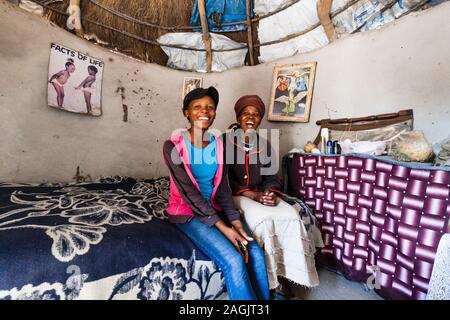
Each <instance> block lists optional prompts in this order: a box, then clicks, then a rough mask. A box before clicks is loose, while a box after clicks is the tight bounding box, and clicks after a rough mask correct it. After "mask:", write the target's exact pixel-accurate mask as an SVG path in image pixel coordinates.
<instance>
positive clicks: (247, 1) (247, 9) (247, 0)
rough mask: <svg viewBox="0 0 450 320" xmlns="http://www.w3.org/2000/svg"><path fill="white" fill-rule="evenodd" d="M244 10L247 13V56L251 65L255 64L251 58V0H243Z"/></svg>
mask: <svg viewBox="0 0 450 320" xmlns="http://www.w3.org/2000/svg"><path fill="white" fill-rule="evenodd" d="M245 12H246V14H247V37H248V41H247V44H248V58H249V62H250V65H251V66H254V65H255V60H254V59H253V35H252V32H253V30H252V19H251V14H252V13H251V0H245Z"/></svg>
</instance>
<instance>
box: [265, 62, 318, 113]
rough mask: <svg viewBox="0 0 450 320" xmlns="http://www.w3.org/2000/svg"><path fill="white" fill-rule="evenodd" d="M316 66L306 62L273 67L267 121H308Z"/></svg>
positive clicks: (314, 63) (313, 63)
mask: <svg viewBox="0 0 450 320" xmlns="http://www.w3.org/2000/svg"><path fill="white" fill-rule="evenodd" d="M316 64H317V62H308V63H301V64H291V65H286V66H276V67H274V71H273V79H272V91H271V95H270V104H269V114H268V120H269V121H292V122H308V121H309V114H310V111H311V101H312V94H313V88H314V77H315V74H316Z"/></svg>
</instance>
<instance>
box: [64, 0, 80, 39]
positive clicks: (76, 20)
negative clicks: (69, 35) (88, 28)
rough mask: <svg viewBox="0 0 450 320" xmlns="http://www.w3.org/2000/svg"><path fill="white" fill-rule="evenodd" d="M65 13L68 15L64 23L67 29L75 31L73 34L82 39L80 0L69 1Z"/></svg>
mask: <svg viewBox="0 0 450 320" xmlns="http://www.w3.org/2000/svg"><path fill="white" fill-rule="evenodd" d="M67 13H68V14H69V17H68V18H67V22H66V26H67V29H69V30H73V29H75V34H76V35H77V36H79V37H83V36H84V32H83V27H82V25H81V9H80V0H70V2H69V7H68V8H67Z"/></svg>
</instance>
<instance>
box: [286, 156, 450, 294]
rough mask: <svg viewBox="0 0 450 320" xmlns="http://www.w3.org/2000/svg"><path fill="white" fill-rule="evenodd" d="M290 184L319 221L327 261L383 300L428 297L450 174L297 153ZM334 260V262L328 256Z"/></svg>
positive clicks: (448, 207)
mask: <svg viewBox="0 0 450 320" xmlns="http://www.w3.org/2000/svg"><path fill="white" fill-rule="evenodd" d="M290 161H291V162H290V165H289V172H288V173H289V176H290V178H289V186H290V191H291V193H293V195H294V196H296V197H298V198H300V199H302V200H303V201H304V202H305V203H306V204H308V205H309V206H310V207H311V208H312V209H313V212H314V214H315V216H316V217H317V219H318V220H319V222H320V224H321V230H322V236H323V240H324V243H325V247H324V248H323V249H322V250H321V253H320V255H321V258H326V259H323V261H326V260H328V261H332V262H333V264H334V265H335V266H336V267H337V268H338V269H340V270H341V271H342V273H343V274H344V276H345V277H346V278H348V279H350V280H356V281H365V280H366V279H367V278H368V277H369V276H371V275H372V274H371V273H370V269H371V268H373V266H378V267H379V268H378V278H377V281H376V282H375V281H372V279H370V280H371V283H372V284H376V285H377V286H378V289H375V290H376V291H377V293H378V294H379V295H381V296H382V297H383V298H385V299H424V298H425V297H426V294H427V291H428V283H429V280H430V277H431V271H432V267H433V262H434V259H435V254H436V251H437V247H438V243H439V240H440V239H441V237H442V235H443V234H444V232H447V224H448V219H449V217H450V202H449V193H450V172H449V171H445V170H443V169H441V170H434V169H433V168H432V167H428V168H427V167H425V166H424V168H421V167H414V166H411V165H406V164H405V165H403V164H402V163H398V162H393V161H385V160H380V159H377V158H371V157H360V156H357V155H352V156H350V155H345V156H314V155H301V154H298V155H294V157H293V158H292V159H291V160H290ZM330 258H331V259H330Z"/></svg>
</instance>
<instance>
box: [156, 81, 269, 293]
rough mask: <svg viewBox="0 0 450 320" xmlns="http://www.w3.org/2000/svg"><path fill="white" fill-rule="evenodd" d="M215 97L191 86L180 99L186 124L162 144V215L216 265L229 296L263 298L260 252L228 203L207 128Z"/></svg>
mask: <svg viewBox="0 0 450 320" xmlns="http://www.w3.org/2000/svg"><path fill="white" fill-rule="evenodd" d="M218 102H219V94H218V92H217V90H216V89H215V88H214V87H209V88H207V89H204V88H198V89H194V90H193V91H191V92H189V93H188V94H187V95H186V97H185V98H184V101H183V114H184V116H185V117H186V118H187V119H188V121H189V123H190V128H189V129H188V130H186V131H181V132H180V133H178V134H174V135H172V137H171V138H170V139H169V140H167V141H166V142H165V143H164V160H165V162H166V164H167V166H168V167H169V171H170V199H169V206H168V208H167V214H168V216H169V221H171V222H173V223H175V224H176V226H177V227H178V228H179V229H180V230H181V231H182V232H184V233H185V234H186V235H187V236H188V237H189V238H190V239H191V240H192V242H193V243H194V244H195V245H197V246H198V247H199V248H200V250H202V251H203V252H204V253H205V254H206V255H207V256H209V257H210V258H211V260H212V261H214V262H215V263H216V264H217V265H218V267H219V268H220V269H221V271H222V273H223V276H224V279H225V284H226V287H227V292H228V295H229V297H230V299H232V300H234V299H237V300H250V299H268V298H269V288H268V280H267V272H266V265H265V259H264V252H263V251H262V250H261V248H260V247H259V246H258V244H257V243H256V242H255V241H253V238H251V237H250V236H249V234H250V233H249V232H248V229H247V230H246V227H245V226H244V225H243V223H242V222H241V221H240V214H239V212H238V211H237V210H236V209H235V207H234V205H233V199H232V195H231V190H230V187H229V184H228V178H227V171H226V167H225V166H224V161H223V160H224V147H223V142H222V139H221V137H219V136H215V135H214V134H212V133H211V132H209V131H208V129H209V127H210V126H211V125H212V123H213V121H214V119H215V117H216V108H217V104H218Z"/></svg>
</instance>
